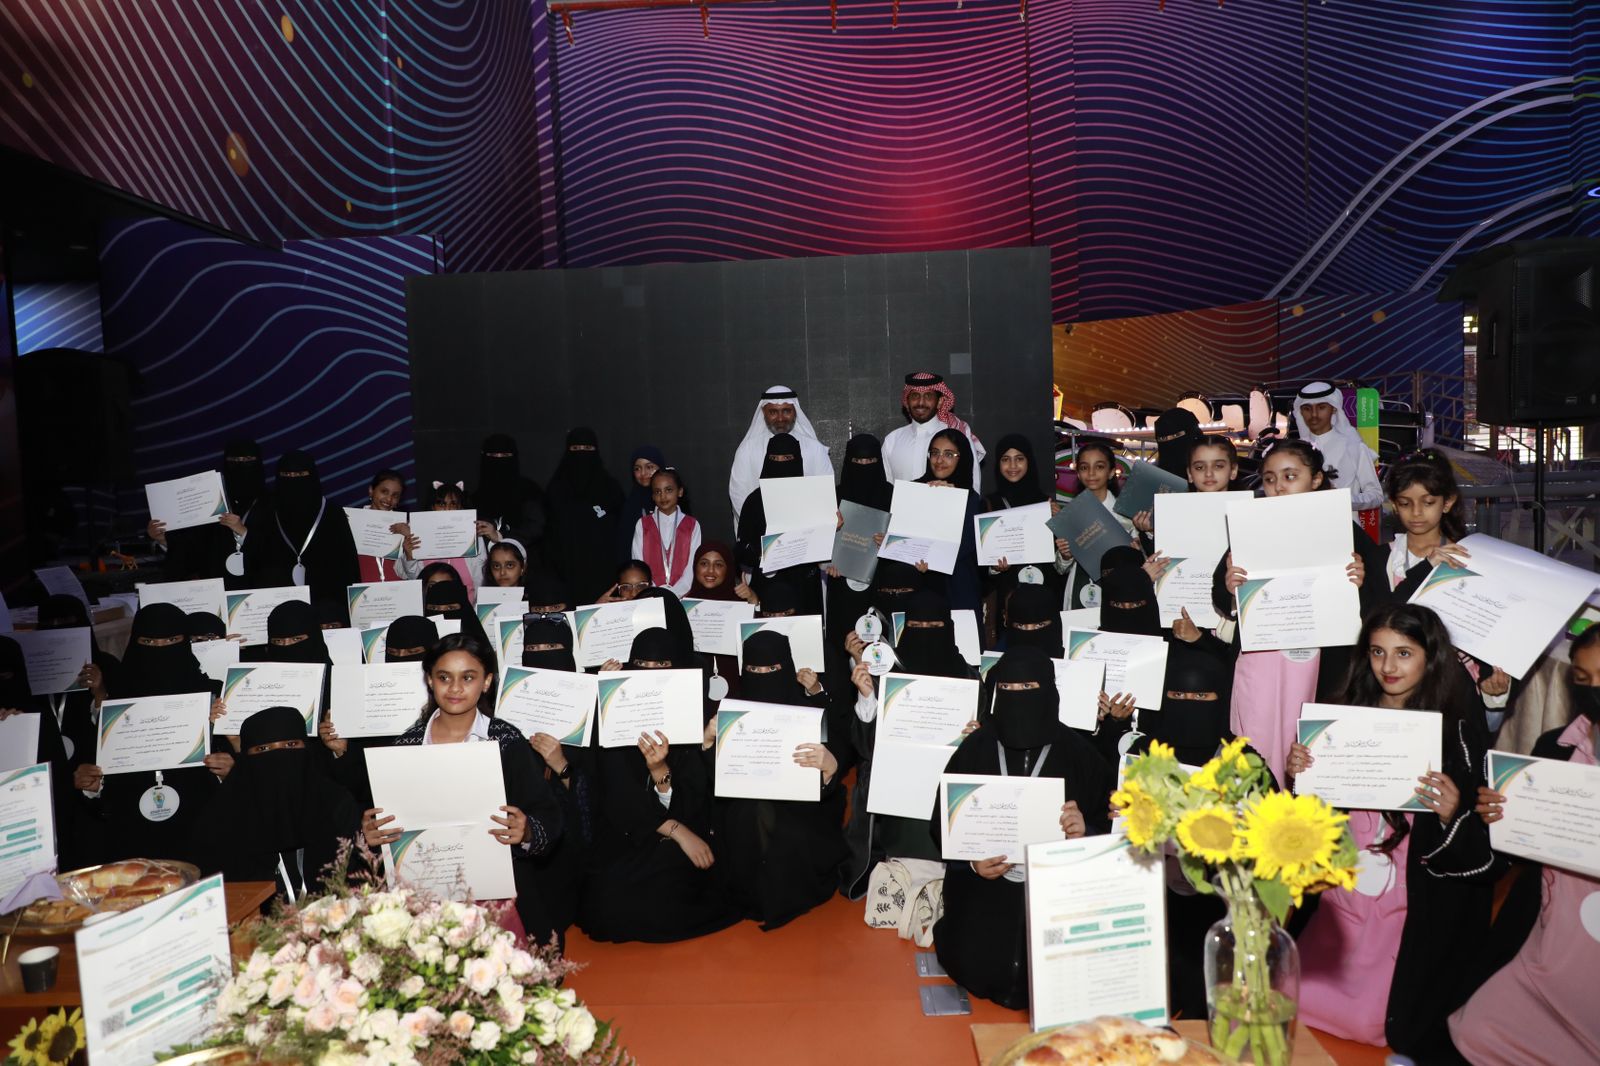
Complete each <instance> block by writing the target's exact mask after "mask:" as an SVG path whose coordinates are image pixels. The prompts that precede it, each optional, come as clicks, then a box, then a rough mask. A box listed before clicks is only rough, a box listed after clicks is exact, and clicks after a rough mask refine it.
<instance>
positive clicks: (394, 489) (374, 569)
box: [356, 470, 421, 583]
mask: <svg viewBox="0 0 1600 1066" xmlns="http://www.w3.org/2000/svg"><path fill="white" fill-rule="evenodd" d="M405 494H406V482H405V478H404V477H403V476H402V475H401V473H400V471H398V470H380V471H378V472H377V473H376V474H374V475H372V483H371V484H370V485H368V486H367V506H368V507H370V508H371V509H372V510H374V511H395V510H397V509H398V508H399V506H400V503H401V500H402V499H403V498H404V497H405ZM399 517H400V518H402V519H403V518H405V515H403V514H402V515H400V516H399ZM389 532H391V533H399V534H400V535H401V536H402V537H403V538H404V539H403V540H402V541H401V542H400V549H401V552H402V554H403V555H404V558H401V559H398V560H397V559H380V558H377V557H376V556H372V555H358V556H356V562H357V564H359V566H360V568H361V580H362V581H363V582H369V583H370V582H373V581H399V580H401V579H403V578H408V577H411V576H413V575H414V574H415V573H416V571H417V570H418V569H420V567H419V566H418V565H417V563H416V562H415V561H414V560H413V559H412V558H411V553H412V552H413V551H415V550H416V547H417V545H418V544H419V543H421V542H420V541H418V540H417V538H416V537H414V536H412V534H411V527H410V526H409V525H407V524H406V523H405V522H404V521H398V522H395V523H394V524H393V525H391V526H390V527H389Z"/></svg>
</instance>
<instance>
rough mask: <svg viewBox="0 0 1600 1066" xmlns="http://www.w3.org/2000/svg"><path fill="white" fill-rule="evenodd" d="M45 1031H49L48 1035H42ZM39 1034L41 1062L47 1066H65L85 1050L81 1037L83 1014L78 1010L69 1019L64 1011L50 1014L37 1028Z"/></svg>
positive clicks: (85, 1045)
mask: <svg viewBox="0 0 1600 1066" xmlns="http://www.w3.org/2000/svg"><path fill="white" fill-rule="evenodd" d="M46 1029H48V1030H49V1033H48V1035H44V1034H45V1030H46ZM39 1032H40V1034H41V1037H42V1039H41V1040H40V1044H41V1046H42V1051H43V1056H44V1057H43V1059H42V1061H43V1062H44V1063H46V1064H48V1066H66V1064H67V1063H69V1062H71V1061H72V1060H73V1057H74V1056H76V1055H77V1054H78V1052H79V1051H82V1050H85V1049H86V1048H87V1044H86V1042H85V1040H84V1036H83V1012H82V1011H80V1010H74V1011H73V1012H72V1016H71V1017H70V1018H69V1017H68V1016H67V1012H66V1011H65V1010H61V1011H58V1012H57V1013H55V1014H52V1015H51V1016H50V1017H48V1018H46V1019H45V1024H44V1025H41V1026H40V1027H39Z"/></svg>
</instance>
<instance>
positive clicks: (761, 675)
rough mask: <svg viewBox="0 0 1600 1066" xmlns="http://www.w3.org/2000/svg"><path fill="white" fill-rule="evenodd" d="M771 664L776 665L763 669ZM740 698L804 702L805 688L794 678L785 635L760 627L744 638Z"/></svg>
mask: <svg viewBox="0 0 1600 1066" xmlns="http://www.w3.org/2000/svg"><path fill="white" fill-rule="evenodd" d="M772 666H776V667H777V668H778V669H776V670H767V669H765V668H766V667H772ZM756 668H761V669H756ZM739 698H740V699H743V700H754V701H755V702H757V703H789V704H803V703H805V692H804V691H803V690H802V689H801V688H800V683H799V682H798V681H797V680H795V668H794V652H793V651H792V650H791V649H790V647H789V638H788V637H787V636H785V635H784V634H782V633H778V632H775V631H774V630H771V629H763V630H760V631H758V632H756V633H752V634H751V635H750V638H749V639H748V640H746V641H745V642H744V670H743V672H742V673H741V674H740V675H739Z"/></svg>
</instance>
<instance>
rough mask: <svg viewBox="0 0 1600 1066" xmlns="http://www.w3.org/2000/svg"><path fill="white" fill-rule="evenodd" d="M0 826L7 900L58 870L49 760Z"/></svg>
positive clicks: (2, 776) (12, 801)
mask: <svg viewBox="0 0 1600 1066" xmlns="http://www.w3.org/2000/svg"><path fill="white" fill-rule="evenodd" d="M24 717H28V718H37V717H38V715H26V716H24ZM8 721H9V719H8ZM812 773H816V771H815V770H813V771H812ZM0 825H4V826H5V827H6V831H5V836H4V838H0V899H7V898H9V897H10V896H11V893H13V892H15V891H16V890H17V888H18V886H20V885H21V884H22V883H23V882H24V881H26V880H27V879H28V878H30V877H32V876H33V875H34V874H37V873H47V872H48V873H54V872H55V868H56V823H55V812H54V809H53V808H52V807H51V805H50V764H49V763H44V762H41V763H35V762H33V761H32V760H31V759H30V760H29V761H28V763H27V765H24V766H8V767H6V768H5V770H4V771H3V772H0Z"/></svg>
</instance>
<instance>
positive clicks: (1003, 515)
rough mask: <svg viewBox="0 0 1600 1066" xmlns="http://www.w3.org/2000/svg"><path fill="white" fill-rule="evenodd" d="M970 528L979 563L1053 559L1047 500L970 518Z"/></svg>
mask: <svg viewBox="0 0 1600 1066" xmlns="http://www.w3.org/2000/svg"><path fill="white" fill-rule="evenodd" d="M972 529H973V533H974V534H975V535H976V537H977V544H978V565H979V566H995V565H997V564H998V563H999V562H1000V560H1001V559H1004V560H1005V561H1006V565H1008V566H1023V565H1025V564H1027V563H1053V562H1055V561H1056V543H1055V537H1054V535H1053V534H1052V533H1051V532H1050V505H1049V504H1048V503H1030V504H1027V505H1026V506H1023V507H1009V508H1007V509H1005V510H1003V511H989V512H988V513H986V514H981V515H977V516H975V517H974V518H973V519H972Z"/></svg>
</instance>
